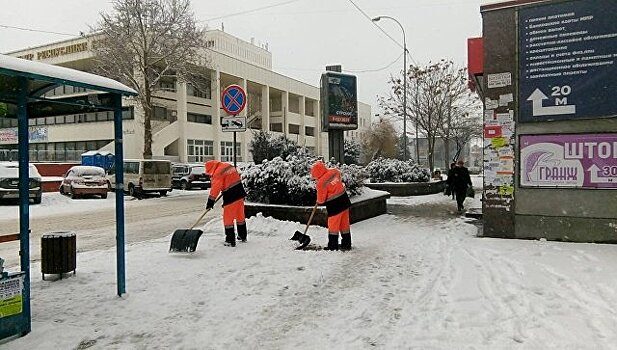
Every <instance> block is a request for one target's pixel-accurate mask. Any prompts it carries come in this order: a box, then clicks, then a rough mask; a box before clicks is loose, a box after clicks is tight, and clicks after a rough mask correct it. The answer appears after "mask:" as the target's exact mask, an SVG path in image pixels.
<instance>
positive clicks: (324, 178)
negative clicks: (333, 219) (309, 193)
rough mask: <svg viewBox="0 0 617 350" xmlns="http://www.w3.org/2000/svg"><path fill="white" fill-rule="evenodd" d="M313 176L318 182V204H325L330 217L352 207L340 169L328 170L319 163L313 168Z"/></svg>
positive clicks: (316, 185) (316, 186) (316, 187)
mask: <svg viewBox="0 0 617 350" xmlns="http://www.w3.org/2000/svg"><path fill="white" fill-rule="evenodd" d="M311 176H312V177H313V178H314V179H316V180H317V183H316V184H315V189H316V190H317V204H325V205H326V209H327V210H328V216H334V215H336V214H339V213H341V212H343V211H344V210H345V209H348V208H349V207H351V201H350V200H349V196H348V195H347V192H346V191H345V184H344V183H343V180H342V179H341V172H340V171H339V170H338V169H334V168H333V169H328V168H326V165H325V164H324V163H323V162H321V161H318V162H316V163H315V164H314V165H313V168H311Z"/></svg>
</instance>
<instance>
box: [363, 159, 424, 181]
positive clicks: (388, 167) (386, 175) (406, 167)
mask: <svg viewBox="0 0 617 350" xmlns="http://www.w3.org/2000/svg"><path fill="white" fill-rule="evenodd" d="M366 171H367V172H368V175H369V179H370V181H371V182H379V183H382V182H428V181H430V179H431V172H430V171H429V170H428V169H423V168H420V167H419V166H418V164H416V163H415V161H414V160H412V159H410V160H408V161H406V162H405V161H402V160H398V159H390V158H382V157H379V158H378V159H375V160H373V161H371V162H370V163H369V164H368V165H367V166H366Z"/></svg>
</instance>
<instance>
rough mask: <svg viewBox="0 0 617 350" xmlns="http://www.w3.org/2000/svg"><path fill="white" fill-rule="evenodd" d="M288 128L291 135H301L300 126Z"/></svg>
mask: <svg viewBox="0 0 617 350" xmlns="http://www.w3.org/2000/svg"><path fill="white" fill-rule="evenodd" d="M288 128H289V133H290V134H295V135H298V134H300V125H297V124H289V126H288Z"/></svg>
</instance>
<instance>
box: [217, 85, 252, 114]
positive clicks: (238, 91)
mask: <svg viewBox="0 0 617 350" xmlns="http://www.w3.org/2000/svg"><path fill="white" fill-rule="evenodd" d="M221 105H222V107H223V109H224V110H225V112H227V113H229V114H231V115H234V116H235V115H238V114H240V112H242V110H243V109H244V107H245V106H246V92H244V90H243V89H242V87H240V86H238V85H229V86H228V87H227V88H226V89H225V90H224V91H223V94H222V95H221Z"/></svg>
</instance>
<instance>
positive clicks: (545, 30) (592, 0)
mask: <svg viewBox="0 0 617 350" xmlns="http://www.w3.org/2000/svg"><path fill="white" fill-rule="evenodd" d="M614 10H615V3H614V2H612V1H598V0H577V1H567V2H566V1H563V2H562V1H559V2H557V1H556V2H554V3H549V4H547V5H544V4H542V6H529V7H526V8H521V9H520V12H519V17H518V18H519V21H518V28H519V43H518V46H519V52H520V54H519V65H520V66H519V87H520V88H519V99H518V100H519V107H520V108H519V111H520V114H519V121H521V122H537V121H554V120H571V119H591V118H603V117H612V116H616V115H617V79H615V76H617V21H615V11H614Z"/></svg>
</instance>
